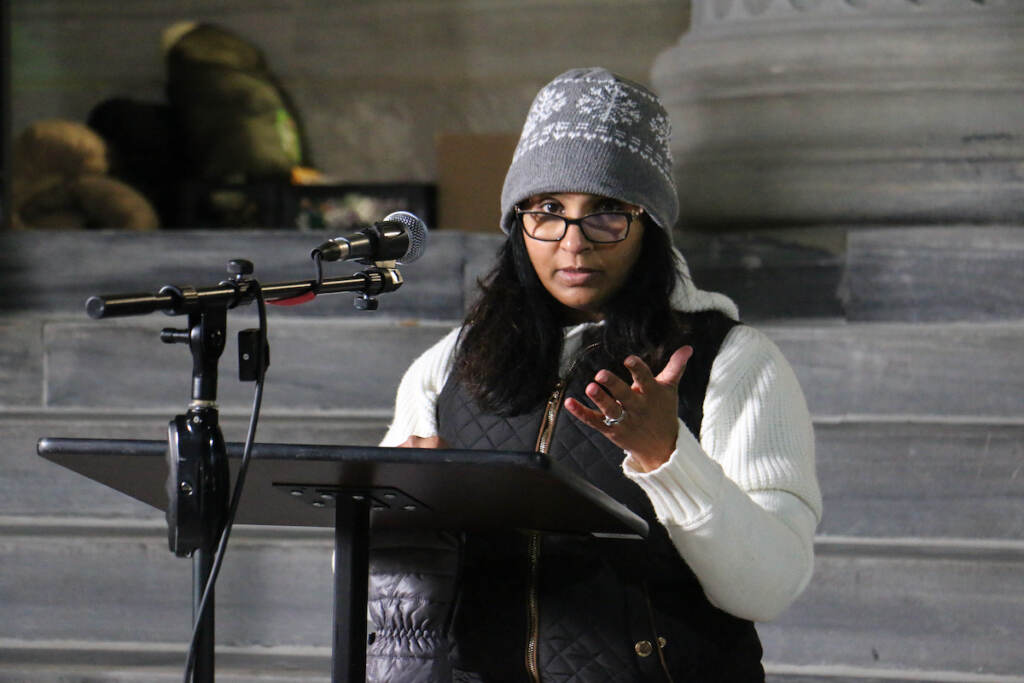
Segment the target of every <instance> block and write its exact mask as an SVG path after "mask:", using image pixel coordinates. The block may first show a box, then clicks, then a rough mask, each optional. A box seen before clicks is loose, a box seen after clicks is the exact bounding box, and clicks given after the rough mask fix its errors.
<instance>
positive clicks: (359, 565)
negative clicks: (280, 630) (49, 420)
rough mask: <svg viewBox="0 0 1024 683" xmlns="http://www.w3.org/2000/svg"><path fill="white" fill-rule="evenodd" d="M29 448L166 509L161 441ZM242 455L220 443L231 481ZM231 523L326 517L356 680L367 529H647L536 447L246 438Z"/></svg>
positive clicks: (341, 659) (340, 652)
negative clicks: (247, 450)
mask: <svg viewBox="0 0 1024 683" xmlns="http://www.w3.org/2000/svg"><path fill="white" fill-rule="evenodd" d="M37 450H38V452H39V455H41V456H42V457H44V458H46V459H48V460H51V461H53V462H55V463H57V464H59V465H62V466H64V467H67V468H68V469H71V470H73V471H75V472H78V473H79V474H82V475H84V476H86V477H88V478H90V479H92V480H94V481H97V482H100V483H102V484H105V485H107V486H110V487H112V488H114V489H116V490H118V491H121V492H123V493H125V494H127V495H129V496H131V497H133V498H136V499H138V500H140V501H142V502H144V503H148V504H149V505H152V506H153V507H156V508H159V509H163V510H166V507H167V493H166V490H165V483H166V477H167V465H166V461H165V454H166V450H167V443H166V442H164V441H149V440H130V439H113V440H111V439H74V438H71V439H68V438H43V439H40V441H39V443H38V447H37ZM241 453H242V444H239V443H229V444H227V454H228V460H229V464H230V467H231V471H232V480H234V472H235V471H236V470H237V466H238V464H239V462H240V459H241ZM235 521H236V523H239V524H266V525H284V526H320V527H332V526H333V527H334V542H335V558H336V563H335V575H334V638H333V665H332V666H333V671H332V681H334V682H335V683H340V682H341V681H363V680H364V679H365V672H366V599H367V579H368V567H369V537H370V531H371V528H372V529H389V528H392V529H407V530H408V529H423V530H426V529H433V530H442V529H446V530H457V531H483V530H496V529H528V530H533V531H540V532H548V533H573V534H594V535H607V536H632V537H646V535H647V533H648V528H647V523H646V522H645V521H644V520H643V519H642V518H640V517H639V516H637V515H636V514H634V513H633V512H632V511H630V510H629V509H628V508H627V507H625V506H624V505H622V504H621V503H619V502H617V501H616V500H614V499H613V498H611V496H609V495H608V494H606V493H604V492H603V491H601V490H600V489H598V488H597V487H595V486H594V485H593V484H591V483H589V482H587V481H586V480H585V479H583V478H582V477H580V476H578V475H576V474H574V473H572V472H570V471H568V470H567V469H565V468H563V467H561V466H559V465H558V464H557V463H554V462H552V461H551V459H550V458H549V457H548V456H546V455H543V454H540V453H523V452H510V451H470V450H454V449H452V450H433V449H419V448H374V447H350V446H318V445H299V444H256V445H255V446H254V447H253V451H252V461H251V464H250V468H249V472H248V474H247V479H246V487H245V493H244V494H243V496H242V498H241V501H240V504H239V507H238V512H237V516H236V518H235ZM211 647H212V643H211ZM211 680H212V673H211Z"/></svg>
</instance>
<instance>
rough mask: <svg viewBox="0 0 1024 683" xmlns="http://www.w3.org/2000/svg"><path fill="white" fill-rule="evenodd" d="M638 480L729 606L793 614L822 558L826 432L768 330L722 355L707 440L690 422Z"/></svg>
mask: <svg viewBox="0 0 1024 683" xmlns="http://www.w3.org/2000/svg"><path fill="white" fill-rule="evenodd" d="M623 471H624V472H625V474H626V476H628V477H629V478H630V479H632V480H633V481H635V482H636V483H637V484H638V485H639V486H640V487H641V488H642V489H643V490H644V491H645V492H646V493H647V495H648V497H649V498H650V500H651V503H652V505H653V506H654V510H655V512H656V514H657V515H658V519H659V521H660V522H661V523H662V524H663V525H664V526H665V528H666V529H667V530H668V533H669V536H670V537H671V539H672V541H673V543H674V544H675V546H676V548H677V549H678V550H679V553H680V555H681V556H682V557H683V559H684V560H686V562H687V564H688V565H689V566H690V568H691V569H692V570H693V571H694V573H695V574H696V575H697V578H698V579H699V580H700V582H701V586H702V587H703V588H704V592H705V594H706V595H707V596H708V599H709V600H710V601H711V602H712V603H713V604H715V605H716V606H718V607H719V608H721V609H723V610H725V611H727V612H729V613H731V614H735V615H736V616H739V617H743V618H746V619H751V620H754V621H768V620H771V619H774V618H775V617H777V616H778V615H779V614H781V613H782V612H783V611H784V610H785V609H786V608H787V607H788V606H789V605H790V604H791V603H792V602H793V601H794V600H795V599H796V598H797V597H798V596H799V595H800V593H801V592H802V591H803V589H804V588H805V587H806V585H807V583H808V581H809V580H810V577H811V573H812V571H813V566H814V530H815V527H816V526H817V523H818V520H819V519H820V516H821V494H820V492H819V490H818V484H817V478H816V475H815V472H814V435H813V430H812V427H811V420H810V415H809V412H808V410H807V404H806V401H805V400H804V396H803V392H802V391H801V390H800V385H799V384H798V383H797V380H796V376H795V375H794V374H793V370H792V368H791V367H790V366H789V364H788V363H787V362H786V360H785V358H783V356H782V354H781V352H780V351H779V350H778V348H777V347H776V346H775V344H774V343H772V342H771V341H770V340H769V339H768V338H767V337H765V336H764V335H763V334H761V333H760V332H758V331H756V330H754V329H753V328H750V327H747V326H744V325H740V326H737V327H735V328H733V330H732V331H730V333H729V335H728V336H727V337H726V339H725V341H724V342H723V344H722V348H721V350H720V352H719V354H718V356H717V357H716V359H715V363H714V365H713V367H712V370H711V378H710V381H709V383H708V391H707V394H706V396H705V400H704V420H703V423H702V426H701V438H700V441H698V440H697V439H696V438H694V436H693V435H692V434H691V433H690V431H689V430H688V429H687V428H686V427H685V426H684V425H682V424H681V423H680V427H679V436H678V438H677V442H676V450H675V452H674V453H673V454H672V456H671V457H670V458H669V460H668V462H666V463H665V464H664V465H662V466H661V467H659V468H658V469H656V470H654V471H652V472H648V473H643V472H641V471H640V470H639V469H637V468H635V467H634V466H633V462H632V460H631V458H630V457H628V455H627V458H626V459H625V461H624V462H623Z"/></svg>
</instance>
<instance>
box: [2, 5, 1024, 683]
mask: <svg viewBox="0 0 1024 683" xmlns="http://www.w3.org/2000/svg"><path fill="white" fill-rule="evenodd" d="M0 23H2V31H0V35H2V45H0V51H2V52H0V70H2V72H0V74H2V85H0V117H2V118H0V123H2V125H0V129H2V130H0V133H2V136H0V142H2V149H0V152H2V154H0V159H2V163H0V180H2V185H3V199H2V209H3V210H2V213H3V221H4V223H3V228H0V386H3V387H4V391H3V392H2V394H0V558H2V559H0V615H2V618H0V682H3V683H7V682H13V681H32V682H47V683H49V682H53V683H56V682H57V681H61V682H70V681H86V680H88V681H166V680H173V679H175V678H180V673H179V670H180V666H181V663H182V661H183V658H184V654H183V653H184V643H185V640H186V639H187V637H188V626H189V623H188V622H189V613H190V589H191V582H190V575H191V565H190V563H189V562H188V561H187V560H182V559H178V558H175V557H174V556H173V554H171V553H169V552H168V550H167V545H166V540H165V535H166V527H165V525H164V521H163V514H162V512H161V511H159V510H156V509H154V508H151V507H149V506H147V505H144V504H142V503H140V502H138V501H135V500H133V499H131V498H129V497H127V496H124V495H122V494H120V493H117V492H114V491H112V490H110V489H107V488H106V487H103V486H101V485H99V484H97V483H95V482H93V481H91V480H89V479H86V478H84V477H81V476H79V475H77V474H74V473H72V472H70V471H68V470H66V469H63V468H61V467H59V466H57V465H55V464H53V463H51V462H48V461H46V460H44V459H42V458H40V457H38V456H37V455H36V454H35V449H36V441H37V440H38V439H39V438H41V437H44V436H83V437H101V438H145V439H153V440H160V439H163V438H165V432H166V424H167V421H168V419H169V418H170V417H171V416H173V415H174V414H175V413H176V412H180V411H181V410H182V409H183V406H184V405H185V404H186V402H187V399H188V389H189V376H188V375H189V372H190V367H191V366H190V361H189V358H188V354H187V352H185V351H184V349H182V348H180V347H173V346H168V345H162V344H160V343H159V340H158V333H159V329H160V327H162V326H165V325H168V324H175V322H176V321H173V320H172V321H170V322H168V320H167V319H165V318H164V317H163V316H159V319H154V318H144V317H140V318H127V319H122V320H115V321H91V320H88V319H87V318H86V317H85V315H84V313H83V310H82V309H83V302H84V299H85V297H86V296H88V295H90V294H109V293H116V292H126V291H128V292H131V291H150V292H155V291H156V290H157V289H159V288H160V287H161V286H162V285H164V284H168V283H174V284H185V283H188V284H194V285H197V286H201V285H205V284H215V283H216V282H218V281H219V280H220V279H222V278H223V277H224V275H225V273H224V266H225V263H226V262H227V261H228V259H231V258H237V257H244V258H249V259H251V260H252V261H254V262H255V264H256V276H257V277H259V278H260V279H261V281H264V282H270V281H275V280H293V279H301V278H306V277H310V276H311V272H310V266H309V261H308V253H309V250H310V249H311V248H312V247H313V246H315V245H316V244H317V243H319V241H320V240H321V239H322V237H323V235H320V234H310V233H325V232H326V233H328V234H331V235H333V234H334V232H335V231H344V230H348V229H351V228H353V227H355V226H358V225H361V224H363V223H366V222H370V221H374V220H379V219H380V218H381V217H383V216H384V215H385V214H387V213H389V212H390V211H392V210H395V209H407V210H412V211H413V212H414V213H417V214H418V215H421V216H422V217H424V218H425V219H426V220H427V222H428V224H429V225H430V227H431V235H430V245H429V246H428V250H427V253H426V255H425V256H424V257H423V258H422V259H421V260H420V261H418V262H416V263H415V264H410V265H409V266H408V267H405V268H403V269H402V272H403V275H404V276H405V280H406V284H405V285H404V286H403V288H402V289H401V290H400V291H398V292H396V293H394V294H389V295H385V296H384V297H382V298H381V307H380V310H379V311H376V312H374V313H367V312H360V311H356V310H354V309H353V307H352V304H351V299H350V298H349V297H347V296H335V297H320V298H318V299H317V301H316V302H315V303H313V304H310V305H307V306H300V307H293V308H289V309H287V310H282V309H278V308H276V307H275V309H273V310H272V311H271V320H270V342H271V346H272V347H273V353H272V360H273V364H272V365H271V368H270V370H269V375H268V383H267V394H266V398H265V400H264V417H263V419H262V421H261V427H260V432H259V435H258V436H259V439H260V440H262V441H270V442H274V441H276V442H285V443H325V444H365V445H370V444H374V443H376V442H377V440H378V439H379V438H380V436H381V435H382V434H383V431H384V429H385V427H386V425H387V424H388V421H389V419H390V416H391V409H392V401H393V392H394V388H395V386H396V384H397V382H398V379H399V378H400V376H401V373H402V372H403V370H404V368H405V367H406V366H407V365H408V363H409V362H410V361H411V360H412V359H413V358H415V356H416V355H417V354H418V353H419V352H421V351H422V350H423V349H424V348H426V347H427V346H428V345H429V344H431V343H432V342H433V341H435V340H436V339H438V338H440V337H441V336H442V335H443V334H444V333H445V332H446V331H447V330H448V329H450V327H451V326H452V325H454V324H457V322H458V321H459V320H460V318H461V315H462V312H463V311H464V309H465V306H466V303H467V301H468V300H469V299H470V298H471V297H472V296H473V292H474V290H475V286H476V285H475V282H476V278H477V277H479V276H480V275H481V274H482V273H484V272H485V271H486V269H487V267H488V264H489V262H490V261H491V258H492V256H493V253H494V251H495V250H496V249H497V247H498V246H499V245H500V243H501V235H500V233H499V231H498V229H497V223H498V213H499V209H498V193H499V191H500V185H501V181H502V178H503V176H504V172H505V168H506V167H507V164H508V162H509V159H510V157H511V151H512V149H513V146H514V144H515V141H516V137H517V136H518V133H519V129H520V127H521V125H522V122H523V120H524V117H525V114H526V111H527V108H528V106H529V103H530V101H531V99H532V97H533V96H534V94H535V93H536V91H537V90H538V88H539V87H541V86H542V85H543V84H544V83H546V82H548V81H549V80H550V79H551V78H552V77H553V76H555V75H556V74H558V73H560V72H562V71H564V70H565V69H568V68H572V67H580V66H597V65H600V66H605V67H607V68H609V69H611V70H613V71H616V72H618V73H620V74H622V75H624V76H627V77H629V78H632V79H634V80H637V81H640V82H643V83H645V84H647V85H649V86H650V87H652V88H653V89H654V90H655V91H656V92H658V93H659V95H660V96H661V97H662V99H663V101H664V102H665V104H666V107H667V108H668V110H669V112H670V114H671V116H672V123H673V127H674V137H673V153H674V157H675V173H676V178H677V182H678V186H679V193H680V199H681V206H682V212H681V219H680V223H679V225H678V226H677V227H676V231H675V239H676V244H677V245H678V246H679V247H680V249H681V250H682V251H683V253H684V254H685V255H686V257H687V259H688V261H689V263H690V266H691V269H692V271H693V275H694V278H695V279H696V281H697V283H698V284H699V285H700V286H702V287H704V288H707V289H715V290H719V291H722V292H725V293H726V294H728V295H729V296H731V297H733V298H734V299H735V300H736V301H737V303H738V304H739V308H740V312H741V315H742V316H743V319H744V320H745V321H747V322H750V323H752V324H755V325H757V326H758V327H759V328H761V329H763V330H765V331H766V332H767V333H768V334H769V335H770V336H771V337H772V338H773V339H774V340H775V341H776V343H778V344H779V346H780V347H781V348H782V350H783V352H784V353H785V355H786V356H787V358H788V359H789V360H790V361H791V363H792V364H793V366H794V368H795V370H796V372H797V374H798V376H799V378H800V381H801V384H802V386H803V388H804V391H805V393H806V394H807V398H808V403H809V405H810V407H811V411H812V413H813V416H814V420H815V427H816V433H817V438H818V466H819V476H820V478H821V482H822V488H823V491H824V495H825V517H824V519H823V521H822V524H821V527H820V528H819V535H818V538H817V553H818V562H817V569H816V574H815V577H814V579H813V581H812V583H811V585H810V587H809V588H808V591H807V593H806V594H805V595H804V596H803V597H802V598H801V599H800V600H799V601H798V602H797V604H796V605H794V607H793V608H792V609H791V610H790V611H789V612H787V613H786V614H785V615H783V616H782V617H781V618H780V619H779V620H778V621H776V622H773V623H771V624H760V625H758V628H759V631H760V633H761V636H762V640H763V641H764V645H765V662H766V669H767V670H768V674H769V679H770V680H771V681H778V682H781V681H785V682H786V683H803V682H805V681H829V682H831V683H854V682H855V683H868V682H869V681H870V682H874V681H890V680H898V681H963V682H984V683H997V682H998V683H1006V682H1013V683H1022V682H1024V650H1022V649H1021V648H1020V636H1019V634H1020V633H1021V632H1022V630H1024V579H1022V577H1024V372H1021V371H1022V370H1024V268H1022V267H1021V264H1022V263H1024V231H1022V227H1024V3H1022V2H1018V1H1017V0H690V1H686V0H671V1H670V0H662V1H658V0H592V1H588V2H581V1H579V0H561V1H552V2H539V1H538V2H535V1H533V0H372V1H354V0H344V1H337V0H335V1H330V2H328V1H327V0H292V1H285V0H219V1H217V2H199V1H197V0H188V1H179V2H168V1H167V0H136V1H133V2H121V3H114V2H106V1H101V0H8V2H5V3H2V4H0ZM336 268H341V270H342V271H343V272H344V266H336ZM230 324H231V326H232V334H233V332H234V328H236V327H237V328H244V327H247V326H249V327H251V326H253V325H254V315H253V312H252V311H233V312H232V314H231V318H230ZM236 350H237V349H236V348H235V347H234V342H233V341H232V342H231V343H229V345H228V350H227V351H226V352H225V355H224V358H223V360H222V363H221V366H222V367H221V372H222V382H221V389H220V396H219V398H220V400H221V414H222V425H223V427H224V432H225V436H226V438H227V439H228V440H229V441H239V440H241V439H242V437H243V436H244V428H245V424H246V420H247V415H248V405H249V402H250V392H251V386H250V385H247V384H240V383H239V382H237V381H236V380H235V379H234V363H235V361H234V354H235V353H236ZM342 356H343V357H344V358H346V359H347V362H346V363H341V362H339V360H338V359H339V358H340V357H342ZM272 493H273V492H251V495H264V496H271V495H272ZM330 519H331V518H330V516H329V515H328V517H325V525H326V524H329V522H330ZM235 538H236V539H237V540H234V541H233V546H232V547H231V549H230V551H229V553H228V560H227V563H226V567H225V570H224V573H223V574H222V578H221V580H220V585H219V589H218V604H217V609H218V622H217V623H218V625H217V629H218V633H217V639H218V640H217V642H218V646H219V650H218V677H219V678H221V679H223V680H228V681H280V682H282V683H284V682H291V681H308V680H327V679H328V677H329V671H330V637H331V634H330V619H331V610H330V599H329V596H330V590H331V573H330V571H331V570H330V554H331V547H332V536H331V534H330V530H329V529H327V528H276V527H244V528H241V529H239V530H238V531H237V532H236V537H235Z"/></svg>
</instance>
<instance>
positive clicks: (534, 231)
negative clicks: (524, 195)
mask: <svg viewBox="0 0 1024 683" xmlns="http://www.w3.org/2000/svg"><path fill="white" fill-rule="evenodd" d="M639 215H640V212H639V211H637V212H632V211H606V212H603V213H592V214H590V215H588V216H583V217H582V218H566V217H565V216H559V215H558V214H556V213H548V212H547V211H523V210H522V209H519V208H517V209H516V218H518V219H519V224H520V225H521V226H523V232H525V233H526V234H527V236H529V237H532V238H533V239H535V240H540V241H541V242H558V241H560V240H561V239H562V238H563V237H565V233H566V232H567V231H568V230H569V226H570V225H578V226H580V230H581V231H583V236H584V237H586V238H587V239H588V240H590V241H591V242H598V243H600V244H608V243H609V242H621V241H622V240H624V239H626V237H628V236H629V226H630V224H632V222H633V219H634V218H636V217H638V216H639Z"/></svg>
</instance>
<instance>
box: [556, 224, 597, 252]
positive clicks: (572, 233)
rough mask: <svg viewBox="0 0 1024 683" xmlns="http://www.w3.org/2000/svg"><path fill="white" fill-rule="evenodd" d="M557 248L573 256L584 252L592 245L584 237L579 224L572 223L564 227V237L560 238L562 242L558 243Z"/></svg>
mask: <svg viewBox="0 0 1024 683" xmlns="http://www.w3.org/2000/svg"><path fill="white" fill-rule="evenodd" d="M558 246H559V247H561V248H562V249H565V250H566V251H570V252H572V253H574V254H575V253H578V252H581V251H586V250H587V249H589V248H591V246H592V245H591V243H590V240H588V239H587V238H586V237H584V235H583V228H581V227H580V226H579V224H577V223H573V224H571V225H569V226H567V227H566V230H565V235H564V236H563V237H562V241H561V242H559V243H558Z"/></svg>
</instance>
